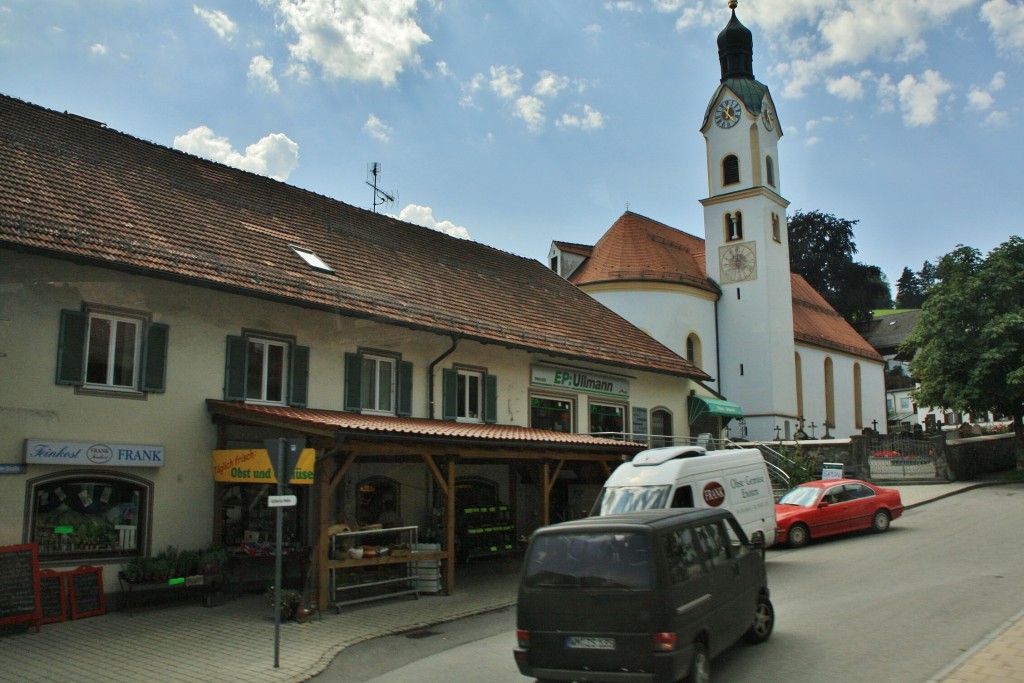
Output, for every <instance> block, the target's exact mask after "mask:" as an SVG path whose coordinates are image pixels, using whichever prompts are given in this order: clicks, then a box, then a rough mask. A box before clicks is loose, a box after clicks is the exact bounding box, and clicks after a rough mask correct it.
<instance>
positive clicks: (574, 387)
mask: <svg viewBox="0 0 1024 683" xmlns="http://www.w3.org/2000/svg"><path fill="white" fill-rule="evenodd" d="M530 383H531V384H532V385H533V386H536V387H546V388H549V389H562V390H566V389H568V390H570V391H581V392H584V393H587V394H599V395H601V396H614V397H616V398H629V380H625V379H622V378H621V377H609V376H607V375H596V374H594V373H590V372H583V371H581V370H569V369H565V368H549V367H545V366H543V365H534V366H532V367H531V368H530Z"/></svg>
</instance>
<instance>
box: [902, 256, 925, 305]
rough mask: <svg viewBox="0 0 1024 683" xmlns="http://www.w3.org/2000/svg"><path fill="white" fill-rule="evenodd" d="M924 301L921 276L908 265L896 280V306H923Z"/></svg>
mask: <svg viewBox="0 0 1024 683" xmlns="http://www.w3.org/2000/svg"><path fill="white" fill-rule="evenodd" d="M923 303H924V288H923V287H922V286H921V278H919V277H918V276H917V274H916V273H915V272H914V271H912V270H911V269H910V268H907V267H906V266H904V267H903V273H902V274H901V275H900V279H899V280H897V281H896V308H921V304H923Z"/></svg>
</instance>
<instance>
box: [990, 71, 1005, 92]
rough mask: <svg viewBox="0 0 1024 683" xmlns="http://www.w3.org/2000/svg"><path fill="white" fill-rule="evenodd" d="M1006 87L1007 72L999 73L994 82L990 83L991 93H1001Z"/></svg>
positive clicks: (993, 78) (994, 77) (993, 79)
mask: <svg viewBox="0 0 1024 683" xmlns="http://www.w3.org/2000/svg"><path fill="white" fill-rule="evenodd" d="M1005 87H1006V72H1005V71H997V72H996V73H995V75H994V76H992V80H991V81H989V82H988V89H989V92H999V91H1000V90H1002V89H1003V88H1005Z"/></svg>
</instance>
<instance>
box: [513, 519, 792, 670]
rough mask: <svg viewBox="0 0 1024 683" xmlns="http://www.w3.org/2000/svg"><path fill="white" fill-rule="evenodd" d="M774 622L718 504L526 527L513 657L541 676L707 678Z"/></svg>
mask: <svg viewBox="0 0 1024 683" xmlns="http://www.w3.org/2000/svg"><path fill="white" fill-rule="evenodd" d="M774 624H775V611H774V608H773V607H772V603H771V600H770V599H769V596H768V582H767V576H766V574H765V566H764V557H763V554H762V552H761V549H760V548H759V547H757V546H755V545H753V544H751V543H750V542H749V541H748V540H747V537H746V535H745V534H744V533H743V529H742V528H740V525H739V524H738V523H737V521H736V519H735V518H734V517H733V516H732V514H731V513H730V512H728V511H727V510H712V509H700V510H685V511H680V510H676V509H669V510H664V509H663V510H646V511H643V512H631V513H626V514H620V515H608V516H604V517H588V518H586V519H578V520H574V521H572V522H565V523H562V524H555V525H552V526H547V527H543V528H541V529H538V530H537V531H535V532H534V534H533V536H532V537H531V538H530V544H529V546H528V548H527V551H526V560H525V563H524V566H523V573H522V577H521V579H520V584H519V602H518V605H517V608H516V638H517V640H518V646H517V647H516V649H515V660H516V664H517V665H518V666H519V671H520V672H521V673H522V674H523V675H525V676H534V677H536V678H537V680H538V681H541V682H544V681H578V682H579V683H590V682H594V683H598V682H602V681H603V682H608V683H626V682H631V681H650V682H652V683H654V682H658V683H660V682H663V681H664V682H666V683H667V682H671V681H679V680H681V679H683V678H684V677H686V679H687V680H690V681H701V682H706V681H709V680H710V672H711V658H712V657H714V656H716V655H717V654H718V653H720V652H722V651H723V650H725V649H726V648H727V647H729V646H730V645H732V644H733V643H734V642H736V641H737V640H738V639H739V638H741V637H742V638H745V639H746V640H747V642H750V643H761V642H764V641H765V640H767V639H768V637H769V636H770V635H771V633H772V628H773V626H774Z"/></svg>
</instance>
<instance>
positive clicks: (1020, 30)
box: [979, 0, 1024, 56]
mask: <svg viewBox="0 0 1024 683" xmlns="http://www.w3.org/2000/svg"><path fill="white" fill-rule="evenodd" d="M979 14H980V16H981V19H982V21H984V22H985V23H986V24H988V27H989V30H990V31H991V32H992V38H993V40H995V43H996V47H997V48H999V51H1000V52H1002V53H1003V54H1010V55H1018V56H1020V55H1024V5H1022V4H1021V3H1019V2H1015V3H1011V2H1009V0H986V2H985V3H984V4H983V5H982V6H981V10H980V12H979Z"/></svg>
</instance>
